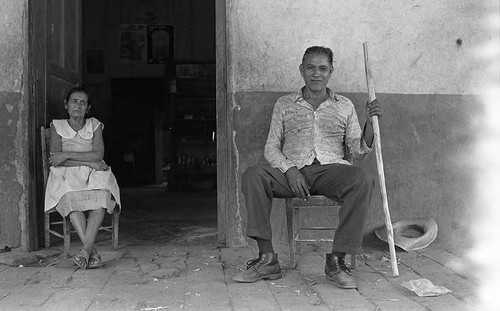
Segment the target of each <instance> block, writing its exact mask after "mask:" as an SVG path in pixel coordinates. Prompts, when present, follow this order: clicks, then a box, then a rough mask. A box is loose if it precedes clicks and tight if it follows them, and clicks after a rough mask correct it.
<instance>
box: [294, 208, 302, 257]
mask: <svg viewBox="0 0 500 311" xmlns="http://www.w3.org/2000/svg"><path fill="white" fill-rule="evenodd" d="M293 222H294V224H293V232H294V233H295V232H297V235H296V237H297V238H295V237H294V238H293V240H294V245H295V242H296V241H297V240H300V239H301V238H302V237H301V236H300V233H301V232H300V230H301V219H300V207H294V208H293ZM295 253H296V254H301V253H302V242H298V245H297V248H296V250H295Z"/></svg>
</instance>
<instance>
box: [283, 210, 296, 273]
mask: <svg viewBox="0 0 500 311" xmlns="http://www.w3.org/2000/svg"><path fill="white" fill-rule="evenodd" d="M285 204H286V227H287V231H288V251H289V254H290V261H291V262H292V268H295V267H296V265H297V264H296V262H295V240H294V238H293V208H292V204H291V202H288V200H287V201H286V203H285Z"/></svg>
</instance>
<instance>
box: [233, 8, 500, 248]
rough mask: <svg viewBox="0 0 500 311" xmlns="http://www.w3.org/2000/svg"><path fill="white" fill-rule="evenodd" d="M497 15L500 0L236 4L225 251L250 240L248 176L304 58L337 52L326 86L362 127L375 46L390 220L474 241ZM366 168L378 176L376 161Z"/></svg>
mask: <svg viewBox="0 0 500 311" xmlns="http://www.w3.org/2000/svg"><path fill="white" fill-rule="evenodd" d="M492 12H493V13H495V14H497V16H498V2H496V1H481V2H470V3H469V2H464V1H458V0H442V1H429V0H422V1H397V0H391V1H357V0H356V1H349V2H346V1H327V0H307V1H293V0H285V1H265V0H257V1H237V0H234V1H229V2H228V7H227V14H226V15H227V19H228V21H227V23H228V27H227V31H228V35H227V38H228V46H229V51H228V53H229V58H228V59H229V71H228V89H229V98H230V101H231V102H230V107H231V109H232V111H233V113H232V126H233V128H232V131H233V133H232V137H233V140H232V150H231V152H232V163H234V165H233V167H232V168H231V169H230V170H232V172H231V174H232V176H231V178H232V182H230V183H229V184H234V185H235V186H234V188H232V189H230V190H231V191H233V192H234V193H231V194H230V195H229V196H228V197H229V200H230V201H232V202H231V203H232V206H231V207H230V209H231V210H232V212H231V213H230V214H229V215H228V217H229V223H231V224H232V226H231V227H230V228H229V232H228V243H229V244H230V245H240V244H245V243H246V240H245V238H244V234H245V223H246V216H245V215H246V209H245V204H244V200H243V195H242V193H241V191H239V185H240V176H241V174H242V173H243V171H244V169H245V168H247V167H248V166H250V165H254V164H266V162H265V160H264V158H263V153H262V151H263V146H264V143H265V139H266V136H267V130H268V126H269V121H270V113H271V109H272V106H273V104H274V102H275V100H276V99H277V98H278V97H279V96H280V95H283V94H284V93H287V92H290V91H294V90H296V89H298V88H299V87H301V86H302V84H303V81H302V78H301V77H300V74H299V71H298V66H299V64H300V61H301V57H302V54H303V52H304V50H305V49H306V48H307V47H308V46H311V45H325V46H329V47H331V48H332V49H333V51H334V53H335V64H334V66H335V69H336V71H335V73H334V74H333V76H332V79H331V82H330V85H329V86H330V87H331V88H332V89H333V90H335V91H336V92H339V93H341V94H345V95H347V96H348V97H349V98H351V99H352V100H353V102H354V104H355V105H356V108H357V110H358V114H359V116H360V122H364V120H365V117H364V115H363V113H362V109H361V107H362V105H363V103H364V102H365V100H366V99H367V95H366V82H365V76H364V63H363V50H362V42H364V41H367V42H369V46H370V58H371V63H372V70H373V73H374V79H375V87H376V92H377V97H378V98H379V100H380V101H381V102H382V103H383V105H384V107H385V116H384V117H383V119H382V120H381V133H382V134H381V135H382V148H383V154H384V164H385V173H386V185H387V192H388V199H389V207H390V210H391V216H392V219H393V221H395V220H402V219H412V218H420V217H433V218H435V219H436V221H437V223H438V226H439V236H438V239H437V242H441V243H445V244H450V245H454V246H456V245H457V244H460V245H461V246H464V245H467V242H468V240H469V236H468V229H469V224H470V219H471V218H470V217H468V216H470V214H471V211H472V210H473V205H472V201H471V199H472V197H473V195H474V193H473V180H474V178H475V176H474V174H473V169H474V157H473V155H474V153H473V151H474V146H475V139H476V137H475V135H476V134H475V133H477V129H478V127H479V126H480V123H479V122H477V121H478V120H480V117H481V113H482V105H481V102H480V97H479V95H480V94H481V91H482V89H483V88H484V87H485V86H486V85H487V84H488V82H489V81H488V80H487V79H486V78H485V75H482V74H481V73H482V72H484V70H486V67H487V65H488V63H487V61H486V59H484V58H482V57H481V51H482V49H483V48H484V46H485V45H486V44H487V43H488V41H489V40H490V39H491V36H498V30H496V31H494V30H490V29H488V24H487V22H488V20H489V17H490V14H491V13H492ZM488 78H490V77H488ZM496 78H497V79H498V73H496ZM359 165H361V166H363V167H365V168H367V169H368V170H369V171H370V172H371V173H372V175H373V177H374V178H376V177H377V173H376V164H375V155H374V154H371V155H370V157H369V158H367V159H365V160H364V161H363V162H362V163H360V164H359ZM377 183H378V182H377ZM379 193H380V192H379V188H378V185H377V188H376V191H375V192H374V197H373V201H372V202H373V204H372V208H371V211H370V215H369V222H368V226H367V234H369V233H370V232H372V231H373V229H374V228H376V227H379V226H382V225H383V224H384V217H383V212H382V206H381V200H380V195H379ZM230 205H231V204H230ZM274 205H275V207H276V208H275V209H274V211H273V227H274V229H275V232H274V234H275V235H274V240H275V242H276V243H277V244H286V235H285V230H286V226H285V224H284V223H285V219H284V212H283V208H282V207H283V202H281V200H275V203H274ZM463 242H465V243H463Z"/></svg>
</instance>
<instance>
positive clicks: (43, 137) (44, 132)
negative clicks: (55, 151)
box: [40, 126, 50, 189]
mask: <svg viewBox="0 0 500 311" xmlns="http://www.w3.org/2000/svg"><path fill="white" fill-rule="evenodd" d="M40 143H41V146H42V170H43V188H44V189H45V188H46V187H47V179H48V178H49V172H50V164H49V157H50V128H45V127H43V126H42V127H41V128H40Z"/></svg>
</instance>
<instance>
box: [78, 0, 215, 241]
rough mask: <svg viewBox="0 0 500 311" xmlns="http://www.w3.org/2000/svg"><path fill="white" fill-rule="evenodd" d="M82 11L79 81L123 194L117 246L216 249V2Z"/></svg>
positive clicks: (172, 1)
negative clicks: (202, 245) (204, 241)
mask: <svg viewBox="0 0 500 311" xmlns="http://www.w3.org/2000/svg"><path fill="white" fill-rule="evenodd" d="M82 5H83V17H82V22H83V40H82V56H83V70H82V73H83V77H82V80H83V86H84V87H85V88H86V89H87V90H88V92H89V95H90V98H91V101H92V115H93V116H94V117H96V118H98V119H99V120H100V121H101V122H103V124H104V125H105V128H104V142H105V147H106V153H105V160H106V162H107V163H108V164H109V165H110V166H111V168H112V170H113V172H114V174H115V176H116V177H117V180H118V183H119V185H120V189H121V195H122V205H123V206H122V215H121V220H120V222H121V224H120V236H121V237H124V238H125V239H127V238H128V239H139V240H141V241H143V242H146V241H148V240H155V241H163V240H164V241H177V242H179V241H183V239H184V240H186V239H192V238H196V236H199V237H203V238H207V236H211V237H213V238H214V239H216V238H217V183H216V180H217V169H216V161H217V160H216V159H217V148H216V139H217V138H216V132H217V131H216V92H215V90H216V77H215V68H216V67H215V54H216V53H215V27H216V26H215V0H213V1H206V0H189V1H186V0H153V1H135V0H123V1H102V0H85V1H82Z"/></svg>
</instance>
